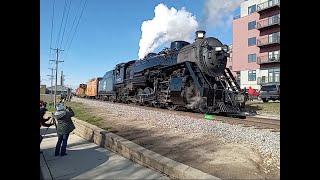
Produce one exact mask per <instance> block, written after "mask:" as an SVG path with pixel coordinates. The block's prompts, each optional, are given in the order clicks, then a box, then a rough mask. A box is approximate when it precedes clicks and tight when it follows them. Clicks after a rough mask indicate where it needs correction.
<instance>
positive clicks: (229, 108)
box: [85, 31, 247, 118]
mask: <svg viewBox="0 0 320 180" xmlns="http://www.w3.org/2000/svg"><path fill="white" fill-rule="evenodd" d="M205 34H206V32H205V31H197V32H196V39H195V42H194V43H192V44H190V43H188V42H185V41H174V42H172V43H171V46H170V48H165V49H163V50H162V51H161V52H159V53H157V54H156V53H149V54H148V55H147V56H146V57H145V58H143V59H141V60H132V61H129V62H126V63H120V64H117V65H116V67H115V69H113V70H111V71H108V72H106V73H105V75H104V76H103V77H102V78H97V79H95V80H93V81H94V82H98V83H95V84H96V86H97V87H96V88H94V94H93V95H92V91H93V90H92V87H91V86H90V87H91V88H90V90H89V89H88V88H87V89H86V90H85V95H86V97H91V98H95V99H101V100H105V101H113V102H123V103H136V104H139V105H149V106H154V107H162V108H168V109H170V110H178V109H187V110H192V111H197V112H201V113H208V114H222V115H229V116H237V117H240V118H245V115H244V112H243V111H242V108H243V107H244V104H245V102H246V101H247V98H246V92H245V91H243V90H242V89H241V88H240V86H239V84H238V83H237V81H236V80H235V78H234V76H233V75H232V73H231V71H230V69H229V68H227V67H226V64H227V57H228V56H229V49H228V46H227V45H223V44H222V43H221V42H220V41H219V40H218V39H217V38H214V37H205ZM88 83H89V84H92V82H88ZM87 87H89V85H87ZM89 91H90V95H88V94H87V92H89Z"/></svg>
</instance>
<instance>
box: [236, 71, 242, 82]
mask: <svg viewBox="0 0 320 180" xmlns="http://www.w3.org/2000/svg"><path fill="white" fill-rule="evenodd" d="M240 79H241V73H240V71H238V72H236V80H237V82H238V84H241V83H240Z"/></svg>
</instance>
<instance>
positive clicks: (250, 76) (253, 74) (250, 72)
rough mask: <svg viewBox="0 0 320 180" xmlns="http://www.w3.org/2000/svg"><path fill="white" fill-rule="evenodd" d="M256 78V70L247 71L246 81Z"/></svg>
mask: <svg viewBox="0 0 320 180" xmlns="http://www.w3.org/2000/svg"><path fill="white" fill-rule="evenodd" d="M255 80H256V70H254V71H248V81H255Z"/></svg>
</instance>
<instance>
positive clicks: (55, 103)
mask: <svg viewBox="0 0 320 180" xmlns="http://www.w3.org/2000/svg"><path fill="white" fill-rule="evenodd" d="M51 49H52V48H51ZM53 50H55V51H56V53H57V59H56V60H50V61H55V63H56V79H55V80H56V83H55V91H54V99H53V100H54V101H53V105H54V107H56V105H57V102H56V101H57V83H58V63H59V62H63V61H59V52H60V51H64V50H61V49H59V48H56V49H53Z"/></svg>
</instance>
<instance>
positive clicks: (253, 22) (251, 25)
mask: <svg viewBox="0 0 320 180" xmlns="http://www.w3.org/2000/svg"><path fill="white" fill-rule="evenodd" d="M255 28H256V21H251V22H249V23H248V30H251V29H255Z"/></svg>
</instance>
